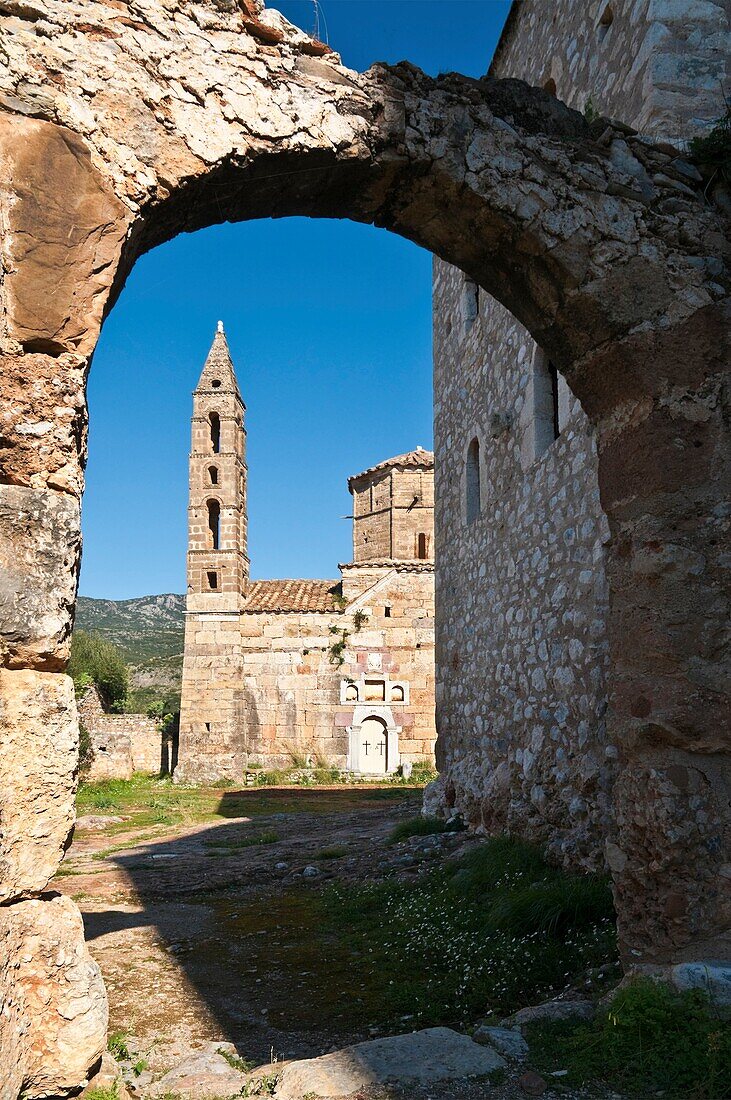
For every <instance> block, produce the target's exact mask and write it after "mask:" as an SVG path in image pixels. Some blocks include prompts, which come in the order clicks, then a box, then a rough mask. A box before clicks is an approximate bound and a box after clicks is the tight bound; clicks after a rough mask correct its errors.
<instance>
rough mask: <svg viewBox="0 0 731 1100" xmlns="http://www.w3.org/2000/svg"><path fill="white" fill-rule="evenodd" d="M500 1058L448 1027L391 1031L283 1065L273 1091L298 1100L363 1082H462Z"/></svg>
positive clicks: (346, 1090)
mask: <svg viewBox="0 0 731 1100" xmlns="http://www.w3.org/2000/svg"><path fill="white" fill-rule="evenodd" d="M504 1065H505V1060H504V1059H503V1058H501V1057H500V1055H499V1054H498V1053H497V1052H496V1051H494V1050H492V1049H491V1048H489V1047H480V1046H478V1045H477V1043H473V1042H472V1040H471V1039H470V1038H468V1037H467V1036H466V1035H459V1034H458V1033H457V1032H456V1031H452V1030H450V1028H447V1027H430V1028H427V1029H426V1030H425V1031H415V1032H413V1033H412V1034H411V1035H393V1036H389V1037H388V1038H386V1039H371V1040H370V1041H369V1042H366V1043H356V1044H355V1045H354V1046H350V1047H345V1048H344V1049H343V1050H338V1051H335V1052H334V1053H332V1054H324V1055H322V1057H320V1058H308V1059H306V1060H304V1061H299V1062H289V1063H287V1064H286V1065H285V1067H284V1069H283V1071H282V1075H281V1077H280V1079H279V1082H278V1084H277V1088H276V1091H275V1093H274V1095H275V1096H276V1097H277V1098H278V1100H299V1097H301V1096H305V1095H307V1094H312V1095H315V1094H316V1095H317V1096H322V1097H326V1096H331V1097H342V1096H345V1095H349V1094H350V1093H352V1092H356V1091H357V1090H360V1089H362V1088H366V1087H367V1086H368V1085H376V1084H384V1083H386V1082H397V1083H399V1084H409V1083H410V1084H424V1085H432V1084H433V1083H434V1082H435V1081H448V1080H453V1081H463V1080H464V1079H465V1078H466V1077H468V1076H469V1075H471V1074H475V1075H485V1074H488V1073H491V1072H492V1071H493V1070H494V1069H498V1068H502V1067H503V1066H504Z"/></svg>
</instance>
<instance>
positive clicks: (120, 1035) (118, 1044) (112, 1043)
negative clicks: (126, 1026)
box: [107, 1031, 130, 1062]
mask: <svg viewBox="0 0 731 1100" xmlns="http://www.w3.org/2000/svg"><path fill="white" fill-rule="evenodd" d="M107 1050H108V1051H109V1053H110V1054H111V1055H112V1057H113V1058H114V1059H115V1061H117V1062H126V1061H128V1060H129V1057H130V1052H129V1047H128V1046H127V1032H126V1031H113V1032H112V1033H111V1034H110V1036H109V1038H108V1039H107Z"/></svg>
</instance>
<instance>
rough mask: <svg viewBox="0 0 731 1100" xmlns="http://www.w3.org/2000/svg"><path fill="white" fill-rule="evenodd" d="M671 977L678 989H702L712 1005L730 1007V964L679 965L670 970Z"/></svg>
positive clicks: (718, 962)
mask: <svg viewBox="0 0 731 1100" xmlns="http://www.w3.org/2000/svg"><path fill="white" fill-rule="evenodd" d="M671 977H672V980H673V982H674V983H675V985H677V987H678V988H679V989H702V990H704V991H705V992H706V993H707V994H708V996H709V998H710V1000H711V1003H712V1004H714V1005H717V1006H719V1007H722V1008H728V1007H729V1005H731V963H728V962H722V961H720V960H719V961H717V962H716V961H711V962H704V963H692V962H687V963H679V964H678V965H677V966H674V967H673V968H672V972H671Z"/></svg>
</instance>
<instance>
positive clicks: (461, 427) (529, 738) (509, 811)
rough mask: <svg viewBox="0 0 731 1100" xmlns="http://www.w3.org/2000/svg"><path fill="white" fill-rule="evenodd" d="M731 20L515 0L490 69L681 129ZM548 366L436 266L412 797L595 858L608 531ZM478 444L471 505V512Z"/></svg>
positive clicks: (580, 436) (603, 789) (707, 102)
mask: <svg viewBox="0 0 731 1100" xmlns="http://www.w3.org/2000/svg"><path fill="white" fill-rule="evenodd" d="M610 14H611V18H610ZM727 27H728V23H727V19H726V17H725V15H724V12H723V11H722V8H721V5H720V4H718V3H715V2H710V3H692V4H690V3H683V2H681V3H677V4H672V5H671V4H670V3H666V2H664V0H663V2H655V3H652V4H650V0H639V2H633V3H624V4H616V5H612V6H611V9H610V7H609V5H607V4H605V3H588V4H576V3H573V2H571V0H557V3H556V4H555V5H553V6H552V8H551V9H550V12H549V11H548V10H547V8H546V6H545V4H543V3H541V2H540V0H518V2H517V3H515V4H514V5H513V9H512V11H511V16H510V19H509V22H508V24H507V25H506V30H505V32H504V34H503V38H502V40H501V42H500V44H499V46H498V49H497V51H496V54H495V59H494V61H493V64H492V67H491V69H490V73H491V75H493V76H497V77H507V76H513V77H519V78H521V79H524V80H526V81H528V82H529V83H531V84H535V85H540V86H543V87H546V88H547V89H548V90H551V91H553V92H555V94H556V95H557V96H558V97H559V98H560V99H562V100H563V101H564V102H566V103H568V104H570V105H571V106H573V107H575V108H577V109H583V108H584V107H585V106H586V104H587V100H589V99H591V102H592V104H593V105H594V106H595V107H596V109H598V110H600V111H602V112H603V113H605V114H608V115H610V116H613V117H617V118H620V119H622V120H623V121H625V122H627V123H629V124H632V125H634V126H636V127H638V128H641V129H642V131H646V132H648V133H652V134H654V135H656V136H658V137H663V138H666V139H667V138H674V139H677V138H679V137H687V136H688V135H689V134H690V133H692V132H694V130H697V128H698V127H699V126H700V125H702V121H703V120H708V119H712V118H715V117H717V116H718V115H719V114H720V112H721V110H722V104H721V101H720V92H719V88H720V84H719V78H720V75H721V74H722V72H723V65H724V58H725V48H724V40H725V41H727V38H725V35H726V34H727ZM627 151H628V150H627V147H626V144H625V143H624V142H623V141H621V140H619V139H617V137H616V135H615V138H614V140H613V143H612V147H611V158H612V160H613V161H614V162H615V163H617V164H625V165H627V164H628V158H627V156H626V154H627ZM635 164H637V162H636V161H635ZM682 187H683V185H682V184H679V190H680V191H682ZM547 368H548V362H547V360H546V357H545V356H544V355H543V354H542V352H541V351H540V349H538V348H537V347H536V344H535V342H534V341H533V340H532V338H531V337H530V335H529V333H528V332H527V331H526V329H525V328H524V327H523V326H522V325H520V324H519V323H518V322H517V321H516V320H515V318H514V317H513V316H512V315H511V314H510V313H509V312H508V310H506V309H505V308H504V307H503V306H501V305H500V304H499V303H498V302H497V301H495V300H494V299H493V298H491V297H490V296H489V295H487V294H486V293H484V292H482V291H478V289H477V287H476V286H475V285H474V284H473V283H471V282H470V281H469V280H468V279H466V277H465V276H464V275H463V274H462V273H461V272H460V271H458V270H457V269H455V268H452V267H450V266H449V265H447V264H445V263H443V262H441V261H440V260H435V262H434V389H435V453H436V513H437V526H438V529H439V530H440V532H441V540H442V543H441V547H440V554H439V557H438V561H437V607H438V610H439V615H438V622H439V628H438V634H437V641H436V651H437V727H438V730H439V735H440V741H439V742H438V745H437V759H438V764H439V765H440V768H441V769H442V772H443V778H442V780H441V781H440V785H439V786H438V787H437V788H436V789H435V790H434V791H433V792H431V795H430V796H429V797H428V799H427V805H428V806H430V807H432V808H434V807H435V806H440V805H441V806H442V807H443V806H444V805H445V804H446V803H450V804H456V805H457V806H458V807H459V808H460V809H461V810H462V811H463V812H464V813H465V815H466V816H467V818H468V819H469V820H470V822H471V823H472V824H474V825H478V826H484V827H485V828H487V829H488V830H496V829H502V828H507V829H509V830H510V831H512V832H515V833H518V834H520V835H523V836H526V837H528V838H529V839H531V840H537V841H542V842H547V843H548V847H549V849H550V850H551V851H552V852H553V853H554V855H556V856H557V857H558V858H560V859H561V860H563V861H564V862H567V863H576V864H579V865H583V866H596V865H599V864H601V863H602V862H603V858H604V841H605V839H606V836H607V833H608V832H609V833H610V834H611V832H612V828H613V822H612V811H611V789H612V785H613V782H614V778H615V774H616V760H617V755H618V754H617V748H616V746H614V745H612V744H610V743H608V741H607V734H606V723H605V711H606V705H607V704H606V691H607V689H606V676H607V670H608V645H607V634H606V626H605V622H606V614H607V596H608V592H607V582H606V574H605V548H606V544H607V541H608V538H609V529H608V524H607V521H606V518H605V517H604V514H603V512H602V509H601V506H600V502H599V492H598V473H597V471H598V457H597V450H596V444H595V439H594V437H593V433H592V430H591V427H590V424H589V421H588V419H587V417H586V416H585V415H584V413H583V411H582V410H581V407H580V405H579V403H578V402H577V401H575V400H574V399H573V396H572V395H571V393H570V391H569V390H568V387H567V386H566V384H565V382H564V381H563V379H561V378H558V380H557V382H558V385H557V390H558V392H557V394H555V397H556V399H557V400H556V401H555V405H556V406H557V408H556V409H555V412H556V414H557V420H558V424H557V425H555V426H554V425H552V424H551V422H550V421H551V418H552V413H553V411H554V410H553V409H552V407H551V405H552V394H551V391H550V378H548V376H547ZM554 386H555V381H554ZM555 427H558V428H560V431H559V434H558V438H557V439H554V435H555ZM552 429H553V430H552ZM475 439H476V440H477V441H478V445H479V470H478V475H477V476H478V479H479V488H480V508H479V514H478V515H477V516H476V518H474V519H472V520H471V522H467V520H468V517H467V515H466V497H467V491H468V487H467V484H466V480H467V478H468V477H469V476H474V475H470V473H469V470H470V464H471V459H470V456H469V455H468V448H469V445H470V443H471V441H472V440H475ZM472 457H473V458H474V452H473V456H472ZM472 465H474V463H472Z"/></svg>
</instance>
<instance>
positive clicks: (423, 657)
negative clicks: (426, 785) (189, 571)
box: [176, 565, 436, 780]
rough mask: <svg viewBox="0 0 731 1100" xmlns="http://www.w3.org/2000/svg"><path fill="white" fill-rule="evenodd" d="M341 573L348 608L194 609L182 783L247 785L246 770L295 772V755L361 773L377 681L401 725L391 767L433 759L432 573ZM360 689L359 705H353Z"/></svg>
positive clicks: (381, 569)
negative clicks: (358, 732)
mask: <svg viewBox="0 0 731 1100" xmlns="http://www.w3.org/2000/svg"><path fill="white" fill-rule="evenodd" d="M343 569H344V573H345V574H346V575H347V574H350V576H349V577H348V579H347V581H345V582H344V586H343V587H344V590H345V591H347V595H346V599H347V600H348V604H347V606H346V608H345V609H344V610H337V611H332V612H328V613H313V612H303V611H285V612H272V611H258V612H257V611H244V612H243V613H242V614H241V615H240V616H236V617H234V616H230V615H216V614H215V613H196V612H191V613H189V614H188V617H187V619H186V630H187V639H186V648H185V663H184V668H183V699H184V700H187V701H188V702H187V705H186V706H184V708H183V711H182V714H181V746H182V748H181V755H180V764H179V766H178V769H176V776H177V778H178V779H179V780H181V779H185V780H191V779H203V778H204V779H208V780H213V779H217V778H220V777H221V776H222V775H224V776H225V775H228V776H230V777H231V778H239V779H240V777H241V774H242V771H243V769H244V768H245V767H246V766H248V765H251V764H257V765H261V766H264V767H267V768H273V767H287V766H289V765H291V764H292V762H293V757H295V756H296V757H302V756H309V757H310V758H311V759H312V760H315V759H317V760H321V761H323V762H325V761H326V762H327V763H329V764H333V765H335V766H337V767H340V768H347V767H350V766H352V764H353V761H352V760H351V759H350V753H349V735H348V730H349V728H350V727H352V726H353V724H354V720H355V719H356V718H357V715H356V713H355V712H356V706H357V704H358V703H364V702H365V701H366V700H365V698H363V697H362V696H364V694H365V681H366V680H367V679H369V678H371V679H373V678H376V679H383V680H384V685H385V687H384V698H383V700H382V701H383V703H384V705H385V706H388V707H389V708H390V714H389V715H387V716H386V717H387V720H388V721H390V722H391V724H392V725H393V726H398V727H399V729H400V732H399V736H398V747H399V760H398V761H396V760H395V759H394V760H392V764H393V766H394V767H395V766H397V765H398V763H400V762H403V761H412V762H413V761H415V760H420V759H433V751H434V740H435V737H436V733H435V729H434V575H433V569H432V568H430V567H428V566H424V567H421V568H418V569H408V568H406V569H402V570H398V569H394V568H393V567H392V566H382V565H381V566H378V565H374V566H373V567H372V568H371V569H368V570H365V571H362V570H360V569H359V568H356V567H353V566H350V567H348V566H345V567H343ZM354 574H355V575H356V576H354ZM358 611H359V612H360V613H361V616H363V615H364V616H366V619H365V621H363V622H362V625H361V624H360V623H359V622H356V620H355V615H356V613H357V612H358ZM343 630H345V631H347V634H348V636H347V638H346V645H345V648H344V650H343V652H342V657H343V663H342V664H337V655H336V654H333V652H332V647H333V645H334V644H337V643H338V642H339V641H340V640H341V638H342V631H343ZM334 631H337V633H335V632H334ZM348 681H353V682H354V683H355V685H356V688H355V689H352V688H351V690H350V691H348V685H347V682H348ZM392 683H393V685H395V686H397V687H398V688H399V689H401V688H402V687H403V696H404V697H403V698H395V697H393V698H392V696H395V695H396V694H398V692H392V691H391V690H390V685H391V684H392ZM358 685H362V686H361V687H358ZM353 690H355V691H356V692H358V693H359V694H360V695H361V698H359V699H351V698H348V697H347V696H348V695H350V694H352V691H353ZM376 709H378V708H376ZM389 770H393V769H389Z"/></svg>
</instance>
